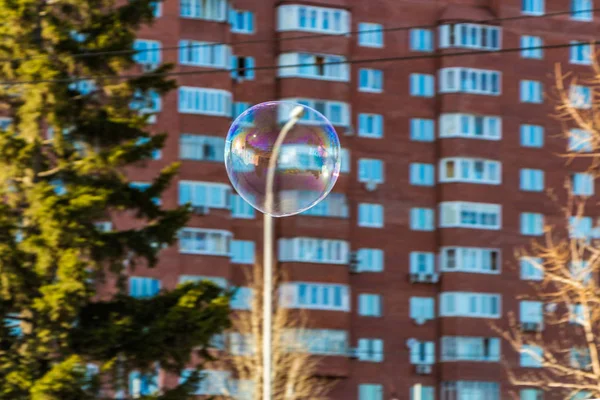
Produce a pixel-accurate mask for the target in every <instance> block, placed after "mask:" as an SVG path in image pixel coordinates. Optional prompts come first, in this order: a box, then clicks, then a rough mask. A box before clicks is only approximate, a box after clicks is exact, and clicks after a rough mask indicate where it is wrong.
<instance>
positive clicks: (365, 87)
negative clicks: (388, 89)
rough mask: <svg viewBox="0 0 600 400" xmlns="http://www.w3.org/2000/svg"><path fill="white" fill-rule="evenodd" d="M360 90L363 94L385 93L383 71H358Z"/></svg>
mask: <svg viewBox="0 0 600 400" xmlns="http://www.w3.org/2000/svg"><path fill="white" fill-rule="evenodd" d="M358 90H360V91H361V92H374V93H381V92H383V71H381V70H379V69H370V68H360V69H359V70H358Z"/></svg>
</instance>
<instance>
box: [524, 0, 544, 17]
mask: <svg viewBox="0 0 600 400" xmlns="http://www.w3.org/2000/svg"><path fill="white" fill-rule="evenodd" d="M544 12H545V4H544V0H521V13H522V14H527V15H544Z"/></svg>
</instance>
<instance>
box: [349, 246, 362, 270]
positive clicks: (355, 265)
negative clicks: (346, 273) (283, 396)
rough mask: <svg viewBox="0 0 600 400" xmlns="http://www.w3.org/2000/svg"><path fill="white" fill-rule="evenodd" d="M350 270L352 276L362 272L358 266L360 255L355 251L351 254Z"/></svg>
mask: <svg viewBox="0 0 600 400" xmlns="http://www.w3.org/2000/svg"><path fill="white" fill-rule="evenodd" d="M348 269H349V270H350V273H352V274H356V273H358V272H360V269H359V266H358V253H357V252H356V251H353V252H351V253H350V258H349V260H348Z"/></svg>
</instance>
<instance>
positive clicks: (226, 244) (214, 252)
mask: <svg viewBox="0 0 600 400" xmlns="http://www.w3.org/2000/svg"><path fill="white" fill-rule="evenodd" d="M184 232H185V233H188V232H189V233H190V234H194V233H204V234H207V235H211V234H213V235H217V236H220V237H222V238H223V240H224V246H223V247H224V249H223V250H219V249H216V248H215V247H214V243H213V244H212V245H208V243H207V249H206V250H194V249H185V248H182V238H181V236H182V235H183V233H184ZM232 237H233V234H232V233H231V232H229V231H226V230H222V229H204V228H189V227H186V228H183V229H181V230H180V231H179V253H180V254H204V255H213V256H226V257H229V256H230V250H229V247H230V242H231V238H232ZM204 240H206V241H207V242H208V241H209V239H208V238H206V239H204ZM211 246H212V248H210V247H211Z"/></svg>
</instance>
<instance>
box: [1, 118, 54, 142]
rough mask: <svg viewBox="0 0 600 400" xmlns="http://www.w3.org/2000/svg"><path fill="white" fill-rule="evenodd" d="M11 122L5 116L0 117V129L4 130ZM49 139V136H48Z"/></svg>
mask: <svg viewBox="0 0 600 400" xmlns="http://www.w3.org/2000/svg"><path fill="white" fill-rule="evenodd" d="M10 124H12V119H11V118H7V117H0V131H5V130H7V129H8V127H9V126H10ZM49 139H50V138H49Z"/></svg>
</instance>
